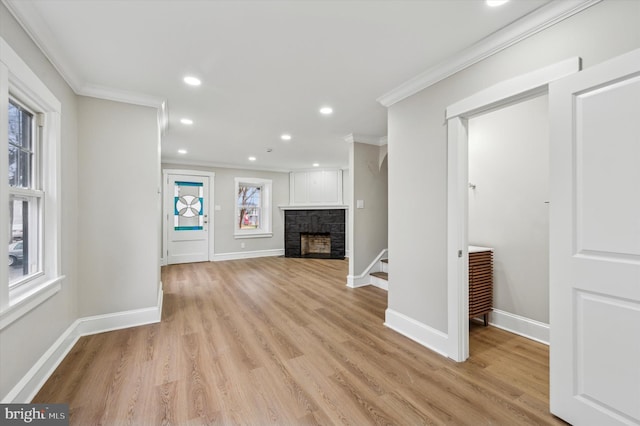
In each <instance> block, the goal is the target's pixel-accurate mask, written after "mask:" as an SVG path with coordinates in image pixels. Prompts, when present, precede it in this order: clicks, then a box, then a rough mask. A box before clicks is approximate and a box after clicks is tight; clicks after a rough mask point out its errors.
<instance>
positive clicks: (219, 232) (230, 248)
mask: <svg viewBox="0 0 640 426" xmlns="http://www.w3.org/2000/svg"><path fill="white" fill-rule="evenodd" d="M162 169H181V170H204V171H208V172H213V173H215V186H214V192H215V194H214V197H215V199H214V200H213V205H212V208H211V210H210V211H211V212H212V213H213V221H214V225H213V231H214V250H215V255H216V256H217V255H224V254H232V253H247V252H256V251H257V252H260V251H265V250H284V211H282V210H280V208H278V206H286V205H288V204H289V173H283V172H268V171H258V170H242V169H228V168H222V167H200V166H186V165H179V164H162ZM236 177H245V178H247V177H248V178H260V179H271V181H272V187H271V193H272V202H271V205H272V212H271V218H272V220H273V222H272V232H273V236H272V237H270V238H242V239H236V238H235V237H234V229H235V228H234V226H235V201H236V197H235V181H234V179H235V178H236ZM213 206H220V210H214V208H213ZM242 243H244V248H242V247H241V244H242Z"/></svg>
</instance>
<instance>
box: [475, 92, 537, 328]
mask: <svg viewBox="0 0 640 426" xmlns="http://www.w3.org/2000/svg"><path fill="white" fill-rule="evenodd" d="M548 100H549V99H548V96H546V95H545V96H540V97H537V98H535V99H531V100H528V101H525V102H520V103H518V104H515V105H511V106H508V107H506V108H503V109H500V110H497V111H493V112H491V113H488V114H484V115H481V116H479V117H474V118H473V119H471V120H469V182H471V183H472V184H474V185H475V186H476V187H475V189H469V243H470V244H471V245H476V246H484V247H492V248H493V249H494V253H493V274H494V289H493V307H494V308H495V309H499V310H501V311H505V312H508V313H511V314H515V315H519V316H522V317H525V318H529V319H533V320H536V321H540V322H543V323H549V204H545V201H547V202H548V201H549V126H548V123H549V118H548Z"/></svg>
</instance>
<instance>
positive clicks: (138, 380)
mask: <svg viewBox="0 0 640 426" xmlns="http://www.w3.org/2000/svg"><path fill="white" fill-rule="evenodd" d="M346 275H347V261H339V260H316V259H285V258H261V259H250V260H238V261H227V262H218V263H198V264H187V265H173V266H168V267H165V268H163V272H162V280H163V283H164V287H165V296H164V309H163V316H162V322H161V323H158V324H153V325H148V326H142V327H136V328H131V329H127V330H121V331H113V332H108V333H102V334H97V335H93V336H88V337H84V338H82V339H80V340H79V341H78V343H77V344H76V345H75V346H74V348H73V349H72V350H71V352H70V353H69V354H68V356H67V357H66V358H65V360H64V361H63V362H62V364H61V365H60V366H59V367H58V369H57V370H56V371H55V372H54V374H53V375H52V376H51V378H50V379H49V380H48V381H47V383H46V384H45V385H44V387H43V388H42V389H41V390H40V392H39V393H38V395H37V396H36V397H35V399H34V401H33V402H44V403H57V402H65V403H69V404H70V418H71V424H73V425H92V424H103V425H127V424H130V425H201V424H251V425H265V424H277V425H287V424H291V425H296V424H323V425H330V424H351V425H370V424H396V425H417V424H455V425H467V424H468V425H519V424H535V425H542V424H563V422H561V421H560V420H558V419H557V418H555V417H553V416H552V415H550V414H549V407H548V398H549V395H548V387H549V384H548V369H549V363H548V348H547V347H546V346H544V345H542V344H538V343H535V342H533V341H530V340H527V339H524V338H521V337H518V336H515V335H512V334H509V333H506V332H504V331H501V330H498V329H495V328H493V327H486V328H485V327H481V326H472V330H471V343H470V345H471V353H472V356H471V358H470V359H469V360H468V361H467V362H466V363H461V364H458V363H455V362H453V361H451V360H449V359H446V358H444V357H442V356H440V355H437V354H435V353H433V352H431V351H429V350H428V349H426V348H424V347H422V346H420V345H418V344H417V343H415V342H413V341H411V340H409V339H407V338H405V337H403V336H401V335H400V334H398V333H395V332H394V331H392V330H390V329H388V328H386V327H384V325H383V322H384V311H385V309H386V307H387V294H386V292H385V291H383V290H380V289H378V288H375V287H370V286H369V287H362V288H359V289H350V288H347V287H346V286H345V281H346Z"/></svg>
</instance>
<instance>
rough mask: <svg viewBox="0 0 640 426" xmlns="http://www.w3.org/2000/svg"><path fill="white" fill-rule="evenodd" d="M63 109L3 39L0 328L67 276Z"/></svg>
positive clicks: (0, 47) (55, 288)
mask: <svg viewBox="0 0 640 426" xmlns="http://www.w3.org/2000/svg"><path fill="white" fill-rule="evenodd" d="M60 111H61V105H60V102H59V101H58V100H57V99H56V98H55V96H54V95H53V94H52V93H51V91H49V89H48V88H47V87H46V86H45V85H44V84H43V83H42V82H41V81H40V79H39V78H38V77H37V76H36V75H35V74H34V73H33V72H32V71H31V70H30V69H29V67H28V66H27V65H26V64H25V63H24V62H23V61H22V60H21V59H20V57H19V56H18V55H17V54H16V53H15V52H14V51H13V50H12V49H11V47H10V46H9V45H8V44H7V43H6V42H5V41H4V39H2V38H0V119H1V120H2V121H3V122H4V124H3V125H2V126H1V127H0V128H2V129H3V130H2V132H0V152H4V153H6V155H7V157H6V159H5V160H3V161H0V204H1V205H4V206H5V207H4V209H5V210H4V211H5V212H8V215H7V216H5V215H4V214H3V215H2V218H3V220H5V221H6V222H5V224H4V225H2V226H0V240H2V241H3V243H2V244H0V256H1V257H2V258H4V259H7V258H8V265H9V267H8V268H2V270H1V272H0V328H2V327H4V326H6V325H7V324H9V323H11V322H12V321H13V320H15V319H17V318H19V317H20V316H21V315H23V314H24V313H26V312H28V310H29V309H32V308H33V307H34V306H37V304H38V303H41V302H42V301H44V300H45V299H46V298H47V297H50V296H51V295H53V294H55V292H57V291H58V290H59V288H60V281H61V280H62V278H63V277H62V276H61V275H60V272H61V267H60V234H59V232H60V192H59V191H60V189H59V182H60V168H59V149H60V147H59V145H60ZM5 126H6V127H5ZM5 129H6V130H5ZM5 217H7V219H4V218H5ZM27 301H29V303H26V302H27ZM21 302H25V303H21Z"/></svg>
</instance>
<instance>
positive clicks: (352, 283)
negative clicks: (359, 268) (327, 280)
mask: <svg viewBox="0 0 640 426" xmlns="http://www.w3.org/2000/svg"><path fill="white" fill-rule="evenodd" d="M388 252H389V249H384V250H382V251H381V252H380V253H379V254H378V255H377V256H376V258H375V259H373V261H372V262H371V263H370V264H369V266H367V267H366V268H365V270H364V272H362V273H361V274H360V275H347V287H351V288H358V287H362V286H365V285H370V284H371V278H372V277H371V276H370V275H369V274H370V273H371V272H380V269H379V268H376V267H377V266H378V265H379V263H380V259H382V258H383V257H384V256H385V255H386V254H387V253H388ZM374 268H376V269H375V270H374Z"/></svg>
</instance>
